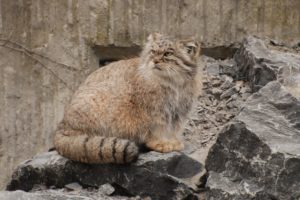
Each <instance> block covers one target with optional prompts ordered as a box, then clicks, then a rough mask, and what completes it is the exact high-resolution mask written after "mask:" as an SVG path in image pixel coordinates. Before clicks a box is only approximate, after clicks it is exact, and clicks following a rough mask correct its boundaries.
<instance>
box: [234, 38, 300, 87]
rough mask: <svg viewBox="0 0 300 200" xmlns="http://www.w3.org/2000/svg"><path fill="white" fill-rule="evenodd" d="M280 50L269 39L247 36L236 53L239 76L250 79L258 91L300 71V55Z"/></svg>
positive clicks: (252, 85) (251, 84)
mask: <svg viewBox="0 0 300 200" xmlns="http://www.w3.org/2000/svg"><path fill="white" fill-rule="evenodd" d="M280 50H281V49H278V48H276V46H272V45H271V44H270V41H268V40H261V39H258V38H255V37H248V38H246V39H245V40H244V41H243V43H242V46H241V48H240V49H239V50H238V51H237V52H236V54H235V55H234V60H235V62H236V64H237V70H238V77H239V78H240V79H245V80H247V81H249V82H250V86H251V88H252V89H253V91H258V90H259V89H260V88H261V87H263V86H264V85H266V84H267V83H268V82H270V81H273V80H280V81H281V82H284V81H285V79H286V78H287V77H289V76H291V75H294V73H298V72H300V55H299V54H295V53H294V51H292V50H291V52H286V51H287V50H286V51H280Z"/></svg>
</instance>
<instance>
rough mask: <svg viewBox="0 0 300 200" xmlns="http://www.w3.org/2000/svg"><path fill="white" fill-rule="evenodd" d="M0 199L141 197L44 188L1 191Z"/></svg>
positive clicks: (115, 199)
mask: <svg viewBox="0 0 300 200" xmlns="http://www.w3.org/2000/svg"><path fill="white" fill-rule="evenodd" d="M0 199H1V200H2V199H3V200H45V199H49V200H50V199H51V200H52V199H53V200H66V199H72V200H99V199H101V200H141V198H138V197H136V198H127V197H109V196H106V195H104V194H102V193H100V192H96V191H93V192H88V191H80V192H65V191H63V190H44V191H38V192H33V193H31V192H24V191H21V190H17V191H13V192H8V191H1V192H0Z"/></svg>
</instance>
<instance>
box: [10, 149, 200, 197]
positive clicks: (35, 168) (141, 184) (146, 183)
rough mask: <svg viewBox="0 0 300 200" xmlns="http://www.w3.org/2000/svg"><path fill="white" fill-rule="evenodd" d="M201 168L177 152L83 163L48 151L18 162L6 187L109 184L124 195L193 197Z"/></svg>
mask: <svg viewBox="0 0 300 200" xmlns="http://www.w3.org/2000/svg"><path fill="white" fill-rule="evenodd" d="M203 170H204V167H203V165H202V164H201V163H199V162H197V161H196V160H194V159H192V158H190V157H188V156H187V155H185V154H183V153H178V152H172V153H167V154H161V153H157V152H148V153H144V154H141V155H140V157H139V159H138V161H137V162H135V163H132V164H130V165H113V164H110V165H87V164H82V163H77V162H73V161H71V160H69V159H66V158H64V157H62V156H60V155H59V154H58V153H57V152H56V151H52V152H47V153H44V154H40V155H38V156H36V157H34V158H33V159H32V160H28V161H25V162H24V163H22V164H21V165H19V167H18V168H17V170H16V171H15V172H14V174H13V176H12V179H11V181H10V183H9V184H8V186H7V190H24V191H30V190H31V189H32V188H33V187H34V186H35V185H46V186H47V187H49V186H55V187H56V188H63V187H64V186H65V185H67V184H70V183H73V182H77V183H78V184H80V185H82V186H83V187H96V188H98V187H99V186H101V185H103V184H106V183H109V184H111V185H112V186H113V187H114V188H115V190H116V193H118V192H120V193H123V194H126V195H127V196H141V197H147V196H149V197H151V198H152V199H184V198H190V199H193V196H194V195H193V189H192V188H193V181H194V179H193V177H194V176H197V175H198V174H199V173H201V172H202V173H203ZM194 184H195V183H194Z"/></svg>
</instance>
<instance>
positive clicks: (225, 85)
mask: <svg viewBox="0 0 300 200" xmlns="http://www.w3.org/2000/svg"><path fill="white" fill-rule="evenodd" d="M233 86H234V84H233V78H231V77H230V76H227V77H226V78H225V81H224V83H223V84H222V85H221V89H222V90H226V89H228V88H231V87H233Z"/></svg>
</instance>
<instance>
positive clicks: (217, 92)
mask: <svg viewBox="0 0 300 200" xmlns="http://www.w3.org/2000/svg"><path fill="white" fill-rule="evenodd" d="M211 93H212V94H213V95H215V96H220V95H221V94H222V93H223V90H221V89H220V88H213V89H212V90H211Z"/></svg>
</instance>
